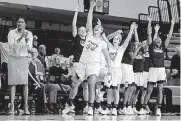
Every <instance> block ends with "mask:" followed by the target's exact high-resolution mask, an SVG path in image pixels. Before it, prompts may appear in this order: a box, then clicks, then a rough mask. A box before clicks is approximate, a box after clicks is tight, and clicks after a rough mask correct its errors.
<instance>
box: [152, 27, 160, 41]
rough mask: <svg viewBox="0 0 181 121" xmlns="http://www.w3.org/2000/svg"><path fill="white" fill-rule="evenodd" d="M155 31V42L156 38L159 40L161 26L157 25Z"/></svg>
mask: <svg viewBox="0 0 181 121" xmlns="http://www.w3.org/2000/svg"><path fill="white" fill-rule="evenodd" d="M154 29H155V34H154V37H153V41H154V40H155V39H156V38H158V31H159V29H160V26H159V24H156V25H155V28H154Z"/></svg>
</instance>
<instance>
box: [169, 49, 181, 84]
mask: <svg viewBox="0 0 181 121" xmlns="http://www.w3.org/2000/svg"><path fill="white" fill-rule="evenodd" d="M168 85H170V86H180V46H178V47H176V54H175V55H174V56H173V57H172V59H171V65H170V74H169V75H168Z"/></svg>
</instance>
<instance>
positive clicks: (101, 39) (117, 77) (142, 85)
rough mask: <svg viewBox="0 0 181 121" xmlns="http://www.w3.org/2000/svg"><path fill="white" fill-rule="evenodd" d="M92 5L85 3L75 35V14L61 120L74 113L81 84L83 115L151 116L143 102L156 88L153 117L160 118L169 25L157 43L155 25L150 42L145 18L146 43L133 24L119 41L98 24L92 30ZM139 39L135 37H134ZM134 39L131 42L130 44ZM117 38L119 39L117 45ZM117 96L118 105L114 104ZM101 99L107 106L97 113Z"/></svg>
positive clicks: (150, 33) (115, 34)
mask: <svg viewBox="0 0 181 121" xmlns="http://www.w3.org/2000/svg"><path fill="white" fill-rule="evenodd" d="M95 5H96V3H95V2H94V1H91V2H90V8H89V12H88V16H87V23H86V27H84V26H81V27H80V28H79V29H77V26H76V24H77V17H78V12H79V6H78V7H77V8H76V11H75V14H74V18H73V22H72V34H73V37H74V43H75V48H74V49H75V51H74V54H73V56H72V57H73V61H72V72H71V79H72V86H71V91H70V93H69V98H68V100H67V103H66V106H65V108H64V110H63V111H62V113H63V114H67V113H69V112H74V108H75V106H74V104H73V100H74V99H75V97H76V95H77V92H78V87H79V86H80V85H81V84H83V85H84V84H85V85H87V86H88V88H87V89H84V87H85V86H83V98H84V101H85V104H86V105H85V108H84V111H83V112H84V113H87V114H88V115H93V114H102V115H118V114H119V115H121V114H122V115H132V114H140V115H146V114H149V113H151V111H150V109H149V107H148V105H147V104H148V102H149V99H150V96H151V93H152V90H153V88H154V87H155V86H156V87H157V88H158V98H157V105H156V108H155V109H156V115H159V116H161V110H160V108H161V104H162V99H163V93H162V90H163V84H164V83H166V73H165V67H164V52H165V49H166V48H167V46H168V44H169V41H170V39H171V36H172V33H173V29H174V24H175V21H174V19H173V20H172V22H171V27H170V31H169V33H168V35H167V38H166V40H164V41H163V40H162V39H161V38H160V37H159V34H158V33H159V28H160V26H159V25H158V24H157V25H155V27H154V32H155V33H154V37H152V26H151V24H152V23H151V22H152V18H151V17H148V27H147V40H144V41H140V40H139V37H138V32H137V28H138V25H137V24H136V22H133V23H132V24H131V25H130V30H129V32H128V34H127V37H124V36H125V33H124V32H123V31H122V30H118V31H116V32H114V33H112V34H110V35H108V36H106V35H105V33H104V28H103V26H102V23H101V21H100V20H99V19H98V21H97V25H96V26H95V27H94V28H93V27H92V26H93V22H92V21H93V10H94V7H95ZM139 34H141V33H139ZM133 37H134V41H133V39H132V38H133ZM123 38H125V39H124V40H123ZM120 92H122V93H123V100H122V101H121V100H120ZM139 93H141V107H140V109H139V111H138V110H137V108H136V104H137V100H138V95H139ZM104 94H106V95H107V96H106V97H107V98H106V101H107V105H106V108H105V109H103V108H102V106H101V102H102V101H104V98H103V96H104Z"/></svg>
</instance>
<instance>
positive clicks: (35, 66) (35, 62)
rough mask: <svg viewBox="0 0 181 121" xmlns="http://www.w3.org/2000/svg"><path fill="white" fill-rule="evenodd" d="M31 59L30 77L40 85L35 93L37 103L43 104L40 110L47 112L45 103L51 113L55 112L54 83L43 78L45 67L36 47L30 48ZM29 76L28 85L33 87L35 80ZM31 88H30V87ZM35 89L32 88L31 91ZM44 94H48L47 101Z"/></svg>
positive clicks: (55, 93) (55, 91)
mask: <svg viewBox="0 0 181 121" xmlns="http://www.w3.org/2000/svg"><path fill="white" fill-rule="evenodd" d="M31 56H32V60H31V61H30V64H29V70H30V73H31V75H32V77H33V78H34V79H35V80H36V81H37V83H38V84H39V85H40V88H38V89H37V90H36V94H37V97H38V99H37V101H38V102H39V104H40V105H41V104H44V106H43V108H42V110H41V111H43V112H44V113H47V111H48V109H47V103H48V108H49V110H50V111H51V112H52V113H55V112H56V110H55V109H56V98H57V89H56V85H55V84H49V83H48V81H47V80H46V78H45V69H44V66H43V64H42V63H41V61H40V60H39V59H38V58H37V56H38V51H37V49H36V48H32V52H31ZM32 77H30V78H29V85H30V86H31V87H34V86H33V85H35V80H34V79H33V78H32ZM30 89H32V88H30ZM33 90H35V89H32V91H33ZM46 94H48V101H47V98H46Z"/></svg>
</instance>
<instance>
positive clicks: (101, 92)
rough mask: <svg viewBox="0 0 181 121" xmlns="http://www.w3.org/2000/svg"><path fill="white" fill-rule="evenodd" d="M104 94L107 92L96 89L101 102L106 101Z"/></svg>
mask: <svg viewBox="0 0 181 121" xmlns="http://www.w3.org/2000/svg"><path fill="white" fill-rule="evenodd" d="M104 93H105V92H103V91H100V89H96V95H97V97H98V98H99V99H100V101H104V99H103V96H104Z"/></svg>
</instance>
